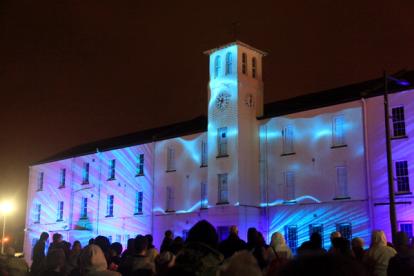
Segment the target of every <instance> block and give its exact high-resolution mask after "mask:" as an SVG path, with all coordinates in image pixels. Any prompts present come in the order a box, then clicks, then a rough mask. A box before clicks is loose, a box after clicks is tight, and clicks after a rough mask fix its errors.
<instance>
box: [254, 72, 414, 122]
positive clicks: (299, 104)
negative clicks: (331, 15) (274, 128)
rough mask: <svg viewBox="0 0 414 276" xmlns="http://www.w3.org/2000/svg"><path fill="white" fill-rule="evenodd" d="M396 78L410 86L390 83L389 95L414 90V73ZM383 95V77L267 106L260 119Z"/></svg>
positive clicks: (405, 73) (401, 73)
mask: <svg viewBox="0 0 414 276" xmlns="http://www.w3.org/2000/svg"><path fill="white" fill-rule="evenodd" d="M394 76H398V78H399V79H401V80H406V81H408V82H409V83H410V85H409V86H402V85H399V84H397V83H395V82H394V81H388V91H389V93H395V92H399V91H403V90H408V89H412V88H414V71H402V72H400V73H397V74H396V75H394ZM383 93H384V78H383V77H382V78H378V79H374V80H369V81H364V82H360V83H355V84H351V85H346V86H342V87H338V88H333V89H329V90H324V91H320V92H315V93H310V94H306V95H303V96H298V97H294V98H290V99H286V100H281V101H276V102H272V103H268V104H265V106H264V114H263V116H262V117H260V118H258V119H267V118H272V117H276V116H281V115H286V114H291V113H296V112H300V111H305V110H310V109H315V108H320V107H326V106H330V105H335V104H340V103H346V102H351V101H355V100H359V99H361V98H370V97H375V96H380V95H382V94H383Z"/></svg>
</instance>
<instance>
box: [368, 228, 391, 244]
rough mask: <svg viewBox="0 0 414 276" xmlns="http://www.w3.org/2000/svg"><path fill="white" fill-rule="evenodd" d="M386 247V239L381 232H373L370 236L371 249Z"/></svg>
mask: <svg viewBox="0 0 414 276" xmlns="http://www.w3.org/2000/svg"><path fill="white" fill-rule="evenodd" d="M373 246H387V237H386V236H385V233H384V231H382V230H373V231H372V234H371V247H373Z"/></svg>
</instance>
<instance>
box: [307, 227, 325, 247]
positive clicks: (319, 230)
mask: <svg viewBox="0 0 414 276" xmlns="http://www.w3.org/2000/svg"><path fill="white" fill-rule="evenodd" d="M313 233H318V234H319V235H321V238H322V247H324V246H323V224H311V225H309V238H310V237H311V236H312V234H313Z"/></svg>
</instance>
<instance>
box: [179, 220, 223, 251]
mask: <svg viewBox="0 0 414 276" xmlns="http://www.w3.org/2000/svg"><path fill="white" fill-rule="evenodd" d="M187 242H200V243H204V244H206V245H208V246H210V247H213V248H216V247H217V245H218V235H217V232H216V229H215V228H214V227H213V225H211V224H210V223H209V222H208V221H206V220H200V221H199V222H197V223H196V224H195V225H194V226H193V227H192V228H191V229H190V231H189V232H188V237H187Z"/></svg>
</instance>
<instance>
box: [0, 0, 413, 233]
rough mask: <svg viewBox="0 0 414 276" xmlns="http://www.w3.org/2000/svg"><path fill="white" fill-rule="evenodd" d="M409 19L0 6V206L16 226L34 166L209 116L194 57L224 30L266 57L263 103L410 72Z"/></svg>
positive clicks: (279, 6)
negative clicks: (10, 205)
mask: <svg viewBox="0 0 414 276" xmlns="http://www.w3.org/2000/svg"><path fill="white" fill-rule="evenodd" d="M289 2H291V3H289ZM413 11H414V1H384V0H377V1H361V0H347V1H332V0H313V1H275V0H273V1H245V0H238V1H224V0H222V1H209V2H204V1H194V0H192V1H139V0H133V1H108V0H94V1H86V0H72V1H56V0H43V1H39V0H26V1H24V0H22V1H15V0H2V1H0V126H1V135H0V197H15V198H16V200H17V201H18V202H19V206H18V208H19V216H18V217H20V218H23V216H24V215H23V214H24V212H25V201H26V190H27V181H28V180H27V179H28V165H29V164H30V163H33V162H35V161H38V160H41V159H43V158H46V157H48V156H50V155H52V154H55V153H57V152H59V151H61V150H64V149H67V148H69V147H72V146H74V145H77V144H80V143H84V142H88V141H93V140H98V139H101V138H106V137H111V136H116V135H121V134H125V133H129V132H134V131H137V130H140V129H144V128H150V127H156V126H160V125H166V124H170V123H173V122H177V121H183V120H187V119H191V118H193V117H196V116H198V115H200V114H206V106H207V89H206V87H207V81H208V75H207V71H208V59H207V57H206V56H205V55H203V54H202V52H203V51H204V50H207V49H210V48H214V47H216V46H219V45H221V44H224V43H227V42H230V41H232V40H233V38H234V36H233V35H232V33H233V32H232V22H235V21H237V22H239V28H238V32H237V33H238V35H237V38H238V39H239V40H241V41H243V42H246V43H248V44H251V45H252V46H254V47H257V48H259V49H261V50H264V51H266V52H268V53H269V56H267V57H266V58H265V62H264V82H265V102H271V101H275V100H278V99H283V98H287V97H291V96H296V95H301V94H306V93H309V92H314V91H318V90H324V89H328V88H333V87H337V86H341V85H346V84H350V83H353V82H358V81H363V80H367V79H371V78H375V77H379V76H380V75H381V74H382V71H383V70H384V69H386V70H388V71H390V72H391V73H392V72H395V71H398V70H400V69H403V68H406V69H414V17H413ZM22 221H23V220H22V219H20V220H16V221H15V222H14V223H12V225H14V227H18V226H19V225H20V226H21V225H22ZM21 230H22V228H20V229H19V231H21Z"/></svg>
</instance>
